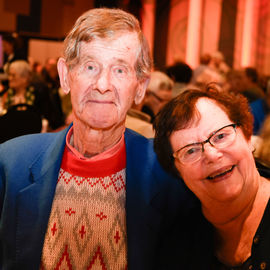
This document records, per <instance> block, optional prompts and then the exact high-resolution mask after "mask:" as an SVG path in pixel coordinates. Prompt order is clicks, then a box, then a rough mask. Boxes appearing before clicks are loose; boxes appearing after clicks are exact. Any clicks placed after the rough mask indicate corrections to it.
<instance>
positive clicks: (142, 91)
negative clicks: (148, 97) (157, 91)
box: [134, 78, 150, 105]
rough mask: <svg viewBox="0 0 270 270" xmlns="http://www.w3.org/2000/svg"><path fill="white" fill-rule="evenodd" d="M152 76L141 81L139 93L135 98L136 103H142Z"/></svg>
mask: <svg viewBox="0 0 270 270" xmlns="http://www.w3.org/2000/svg"><path fill="white" fill-rule="evenodd" d="M149 81H150V78H146V79H144V80H141V81H140V82H139V85H138V88H137V93H136V95H135V98H134V102H135V104H136V105H138V104H140V103H141V102H142V100H143V98H144V95H145V92H146V89H147V86H148V84H149Z"/></svg>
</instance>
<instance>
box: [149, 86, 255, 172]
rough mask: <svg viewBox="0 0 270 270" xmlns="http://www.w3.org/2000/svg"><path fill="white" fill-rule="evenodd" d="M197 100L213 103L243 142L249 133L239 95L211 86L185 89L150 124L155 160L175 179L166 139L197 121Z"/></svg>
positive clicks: (248, 116)
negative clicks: (238, 129) (152, 126)
mask: <svg viewBox="0 0 270 270" xmlns="http://www.w3.org/2000/svg"><path fill="white" fill-rule="evenodd" d="M200 98H208V99H210V100H213V101H214V102H216V103H217V105H218V106H219V107H220V108H221V109H222V110H223V111H224V112H225V113H226V114H227V115H228V117H229V119H230V120H231V121H232V122H233V123H237V124H239V125H240V128H241V129H242V131H243V134H244V136H245V138H246V139H247V140H248V139H250V137H251V135H252V132H253V130H252V129H253V116H252V114H251V112H250V110H249V105H248V101H247V99H246V98H245V97H244V96H242V95H241V94H235V93H229V92H225V91H223V90H222V89H221V88H220V87H218V88H217V86H216V85H215V84H213V83H211V84H209V85H207V86H206V88H205V89H200V90H199V89H187V90H186V91H184V92H182V93H181V94H179V95H178V96H177V97H175V98H174V99H172V100H171V101H170V102H169V103H167V104H166V105H165V106H164V107H163V109H162V110H161V111H160V112H159V113H158V115H157V116H156V118H155V121H154V124H153V125H154V129H155V133H156V135H155V139H154V149H155V151H156V153H157V156H158V159H159V161H160V163H161V165H162V166H163V167H164V168H165V169H166V170H167V171H169V172H171V173H172V174H174V175H177V176H179V173H178V171H177V169H176V167H175V165H174V157H173V151H172V147H171V144H170V136H171V134H172V133H173V132H174V131H176V130H181V129H185V128H188V127H190V126H192V124H194V123H195V122H194V121H198V120H199V119H200V114H199V112H198V111H197V109H196V102H197V101H198V99H200Z"/></svg>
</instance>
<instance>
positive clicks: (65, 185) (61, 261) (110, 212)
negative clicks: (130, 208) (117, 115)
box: [40, 147, 127, 270]
mask: <svg viewBox="0 0 270 270" xmlns="http://www.w3.org/2000/svg"><path fill="white" fill-rule="evenodd" d="M122 148H124V147H122ZM87 162H88V161H87V160H80V159H78V158H76V157H75V156H74V155H72V153H71V152H70V151H69V150H67V149H66V150H65V152H64V158H63V161H62V165H61V169H60V172H59V176H58V183H57V186H56V192H55V197H54V200H53V205H52V210H51V214H50V218H49V223H48V227H47V233H46V235H45V240H44V245H43V251H42V260H41V267H40V269H42V270H49V269H50V270H52V269H55V270H56V269H57V270H58V269H59V270H60V269H65V270H69V269H76V270H77V269H78V270H86V269H102V270H110V269H119V270H120V269H121V270H122V269H123V270H124V269H127V236H126V213H125V201H126V173H125V149H121V151H120V152H118V153H117V154H116V155H114V156H113V157H111V158H109V159H107V160H103V161H97V162H92V163H91V162H90V163H88V164H87ZM70 164H72V165H71V166H70ZM101 164H103V166H102V167H103V170H101V169H100V168H101V167H100V166H101ZM116 164H117V165H116ZM115 165H116V166H115ZM85 168H87V169H85Z"/></svg>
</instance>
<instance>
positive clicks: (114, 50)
mask: <svg viewBox="0 0 270 270" xmlns="http://www.w3.org/2000/svg"><path fill="white" fill-rule="evenodd" d="M139 49H140V44H139V40H138V37H137V35H136V33H134V32H128V33H123V34H121V35H117V36H115V37H114V38H112V37H110V38H99V37H96V38H95V39H93V40H91V41H89V42H85V41H83V42H81V44H80V50H79V54H78V56H77V58H78V59H79V60H80V59H81V58H83V57H87V56H91V55H92V56H93V57H96V58H102V57H103V56H105V55H106V56H108V57H109V56H110V57H112V58H113V57H122V58H123V59H126V60H130V61H131V60H132V58H135V59H137V57H138V53H139V51H140V50H139ZM97 54H98V55H97Z"/></svg>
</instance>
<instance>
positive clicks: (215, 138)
mask: <svg viewBox="0 0 270 270" xmlns="http://www.w3.org/2000/svg"><path fill="white" fill-rule="evenodd" d="M237 126H238V124H230V125H227V126H225V127H222V128H220V129H218V130H216V131H214V132H212V134H211V135H210V136H209V138H208V139H207V140H205V141H203V142H197V143H191V144H188V145H186V146H184V147H182V148H180V149H178V150H177V151H175V152H174V153H173V157H174V158H176V159H178V160H179V161H180V162H181V163H182V164H190V163H194V162H196V161H198V160H200V159H201V157H202V154H203V152H204V145H205V144H206V143H210V145H211V146H213V147H215V148H217V149H222V148H225V147H227V146H229V145H231V144H232V143H233V142H234V140H235V138H236V127H237Z"/></svg>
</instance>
